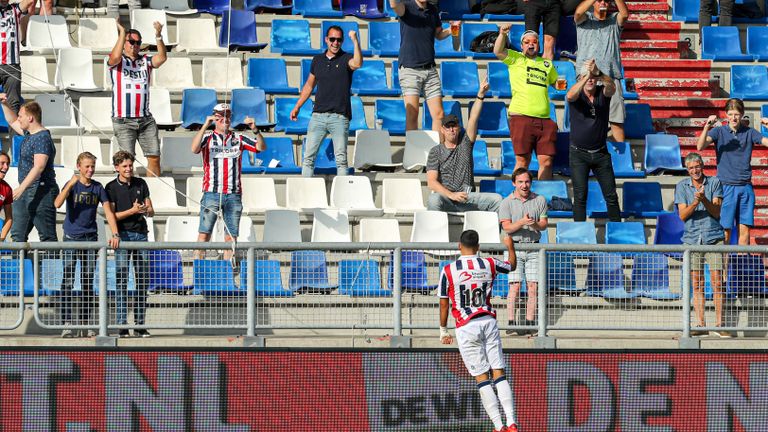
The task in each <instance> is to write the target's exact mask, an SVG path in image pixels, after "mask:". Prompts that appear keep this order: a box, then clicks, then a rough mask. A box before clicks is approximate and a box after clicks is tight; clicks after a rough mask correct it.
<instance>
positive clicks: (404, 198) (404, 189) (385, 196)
mask: <svg viewBox="0 0 768 432" xmlns="http://www.w3.org/2000/svg"><path fill="white" fill-rule="evenodd" d="M381 206H382V208H383V209H384V213H389V214H398V213H399V214H403V213H406V214H410V213H413V212H416V211H420V210H426V209H427V208H426V207H425V206H424V196H423V195H422V193H421V180H419V179H417V178H385V179H384V180H383V181H382V192H381Z"/></svg>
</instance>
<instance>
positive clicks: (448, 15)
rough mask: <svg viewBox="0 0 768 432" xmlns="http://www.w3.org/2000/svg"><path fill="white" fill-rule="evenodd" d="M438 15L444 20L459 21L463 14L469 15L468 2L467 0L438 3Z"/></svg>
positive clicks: (447, 0) (443, 0)
mask: <svg viewBox="0 0 768 432" xmlns="http://www.w3.org/2000/svg"><path fill="white" fill-rule="evenodd" d="M440 14H441V15H442V16H443V18H444V19H456V20H458V19H461V18H462V17H463V15H464V14H469V2H467V0H442V1H441V2H440Z"/></svg>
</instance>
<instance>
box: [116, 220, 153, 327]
mask: <svg viewBox="0 0 768 432" xmlns="http://www.w3.org/2000/svg"><path fill="white" fill-rule="evenodd" d="M120 240H121V241H131V242H145V241H147V235H146V234H144V233H138V232H133V231H121V232H120ZM131 260H133V270H134V279H135V280H136V300H135V303H134V305H133V318H134V320H135V322H136V324H138V325H142V324H144V316H145V315H146V310H147V287H148V286H149V252H148V251H145V250H127V249H116V250H115V267H116V269H117V278H116V280H115V282H116V293H117V295H116V302H117V323H118V324H128V301H127V300H128V278H129V277H130V274H129V273H128V272H129V271H130V265H131Z"/></svg>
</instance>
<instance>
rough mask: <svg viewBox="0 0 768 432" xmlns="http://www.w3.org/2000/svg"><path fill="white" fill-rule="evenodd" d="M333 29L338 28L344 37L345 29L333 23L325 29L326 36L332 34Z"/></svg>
mask: <svg viewBox="0 0 768 432" xmlns="http://www.w3.org/2000/svg"><path fill="white" fill-rule="evenodd" d="M331 30H336V31H338V32H339V33H341V38H342V39H344V30H343V29H342V28H341V27H339V26H337V25H332V26H330V27H328V30H326V31H325V37H328V35H329V34H331Z"/></svg>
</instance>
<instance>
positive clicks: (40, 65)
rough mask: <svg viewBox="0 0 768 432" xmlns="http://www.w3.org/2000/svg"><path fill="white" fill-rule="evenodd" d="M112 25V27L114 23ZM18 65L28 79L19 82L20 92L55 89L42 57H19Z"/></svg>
mask: <svg viewBox="0 0 768 432" xmlns="http://www.w3.org/2000/svg"><path fill="white" fill-rule="evenodd" d="M112 24H113V25H114V21H113V23H112ZM20 65H21V70H23V71H24V75H27V76H28V78H29V79H25V80H22V81H21V90H22V91H35V90H37V91H41V90H42V91H50V90H53V89H54V88H55V86H54V85H53V83H52V82H51V76H50V75H49V74H48V63H47V60H46V58H45V57H44V56H21V59H20ZM6 123H7V122H6Z"/></svg>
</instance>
